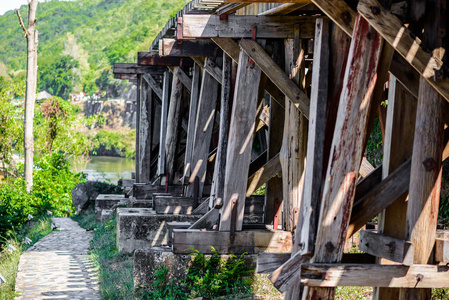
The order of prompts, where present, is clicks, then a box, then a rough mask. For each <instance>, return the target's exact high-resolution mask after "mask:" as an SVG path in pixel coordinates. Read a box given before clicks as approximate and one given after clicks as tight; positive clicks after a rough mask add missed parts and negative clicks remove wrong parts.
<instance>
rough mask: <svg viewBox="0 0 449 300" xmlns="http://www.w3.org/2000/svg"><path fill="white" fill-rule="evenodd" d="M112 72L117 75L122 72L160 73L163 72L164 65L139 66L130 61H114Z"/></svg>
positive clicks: (122, 73)
mask: <svg viewBox="0 0 449 300" xmlns="http://www.w3.org/2000/svg"><path fill="white" fill-rule="evenodd" d="M112 72H113V73H114V74H117V75H124V74H141V75H143V74H147V73H148V74H152V75H162V74H164V72H165V68H164V67H158V66H139V65H137V64H132V63H114V66H113V69H112Z"/></svg>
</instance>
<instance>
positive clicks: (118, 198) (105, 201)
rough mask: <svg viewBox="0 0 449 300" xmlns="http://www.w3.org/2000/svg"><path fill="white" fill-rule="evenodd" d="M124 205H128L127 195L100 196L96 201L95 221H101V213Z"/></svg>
mask: <svg viewBox="0 0 449 300" xmlns="http://www.w3.org/2000/svg"><path fill="white" fill-rule="evenodd" d="M120 202H121V203H123V204H124V205H126V204H127V201H126V199H125V195H113V194H100V195H98V197H97V198H96V199H95V221H97V222H98V221H100V220H101V211H102V210H104V209H111V208H112V207H113V206H115V205H118V204H120Z"/></svg>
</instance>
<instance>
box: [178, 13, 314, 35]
mask: <svg viewBox="0 0 449 300" xmlns="http://www.w3.org/2000/svg"><path fill="white" fill-rule="evenodd" d="M315 19H316V18H315V17H304V16H301V17H297V16H236V15H229V16H228V18H227V20H221V19H220V16H218V15H193V14H192V15H189V14H186V15H184V16H182V17H180V18H178V32H177V38H178V39H189V38H203V39H204V38H217V37H223V38H251V37H252V32H253V25H254V24H257V38H260V39H266V38H279V39H282V38H284V39H286V38H293V37H294V27H295V25H298V24H299V25H300V27H301V36H300V38H302V39H311V38H313V37H314V27H315V26H314V24H315Z"/></svg>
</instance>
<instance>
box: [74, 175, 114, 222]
mask: <svg viewBox="0 0 449 300" xmlns="http://www.w3.org/2000/svg"><path fill="white" fill-rule="evenodd" d="M120 192H121V189H120V187H118V186H116V185H113V184H107V183H104V182H100V181H86V182H82V183H79V184H77V185H76V186H75V187H74V188H73V190H72V203H73V206H75V209H76V214H77V215H79V214H80V213H81V212H82V211H83V210H85V209H87V208H88V207H89V204H90V203H91V202H94V201H95V199H96V198H97V196H98V195H100V194H119V193H120Z"/></svg>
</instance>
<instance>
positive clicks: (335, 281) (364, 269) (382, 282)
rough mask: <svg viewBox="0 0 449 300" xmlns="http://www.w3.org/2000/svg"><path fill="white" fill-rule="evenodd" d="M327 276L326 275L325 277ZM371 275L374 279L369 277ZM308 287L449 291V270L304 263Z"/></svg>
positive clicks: (420, 267)
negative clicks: (448, 289) (363, 287)
mask: <svg viewBox="0 0 449 300" xmlns="http://www.w3.org/2000/svg"><path fill="white" fill-rule="evenodd" d="M323 274H324V275H325V276H323ZM367 274H371V276H367ZM301 278H302V280H301V283H302V284H304V285H306V286H316V287H317V286H321V287H337V286H378V287H390V288H413V289H415V288H447V287H449V267H448V266H435V265H412V266H410V267H407V266H402V265H361V264H303V265H301Z"/></svg>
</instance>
